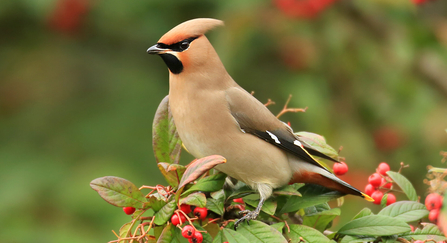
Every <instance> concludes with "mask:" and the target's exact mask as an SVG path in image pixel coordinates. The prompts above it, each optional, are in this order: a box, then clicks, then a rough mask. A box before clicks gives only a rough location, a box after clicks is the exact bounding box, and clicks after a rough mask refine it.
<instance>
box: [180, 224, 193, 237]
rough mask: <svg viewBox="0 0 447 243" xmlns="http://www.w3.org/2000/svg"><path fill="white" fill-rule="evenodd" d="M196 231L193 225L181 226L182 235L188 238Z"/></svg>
mask: <svg viewBox="0 0 447 243" xmlns="http://www.w3.org/2000/svg"><path fill="white" fill-rule="evenodd" d="M195 233H196V230H195V229H194V227H192V225H189V224H188V225H186V226H185V227H183V229H182V236H183V237H185V238H187V239H190V238H192V237H193V236H194V235H195Z"/></svg>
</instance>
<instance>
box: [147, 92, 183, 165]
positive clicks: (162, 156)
mask: <svg viewBox="0 0 447 243" xmlns="http://www.w3.org/2000/svg"><path fill="white" fill-rule="evenodd" d="M152 147H153V149H154V154H155V159H156V161H157V163H160V162H168V163H175V164H178V161H179V159H180V152H181V151H182V141H181V140H180V137H179V135H178V133H177V129H176V127H175V124H174V119H173V117H172V114H171V110H170V108H169V98H168V96H166V97H165V98H164V99H163V100H162V101H161V102H160V105H159V106H158V108H157V111H156V112H155V117H154V121H153V123H152Z"/></svg>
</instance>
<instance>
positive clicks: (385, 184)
mask: <svg viewBox="0 0 447 243" xmlns="http://www.w3.org/2000/svg"><path fill="white" fill-rule="evenodd" d="M387 179H389V178H388V177H387ZM387 179H385V178H383V177H382V181H381V182H380V186H381V187H383V188H386V189H390V188H391V187H392V186H393V183H391V182H387Z"/></svg>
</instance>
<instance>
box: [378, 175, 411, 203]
mask: <svg viewBox="0 0 447 243" xmlns="http://www.w3.org/2000/svg"><path fill="white" fill-rule="evenodd" d="M386 174H387V175H388V176H389V177H391V179H392V180H393V181H394V182H395V183H396V184H397V185H398V186H399V187H400V188H401V189H402V191H404V192H405V194H406V195H407V197H408V199H410V200H411V201H417V200H418V195H417V194H416V190H415V189H414V187H413V185H412V184H411V182H410V181H409V180H408V179H407V178H405V176H403V175H401V174H399V173H397V172H394V171H387V172H386Z"/></svg>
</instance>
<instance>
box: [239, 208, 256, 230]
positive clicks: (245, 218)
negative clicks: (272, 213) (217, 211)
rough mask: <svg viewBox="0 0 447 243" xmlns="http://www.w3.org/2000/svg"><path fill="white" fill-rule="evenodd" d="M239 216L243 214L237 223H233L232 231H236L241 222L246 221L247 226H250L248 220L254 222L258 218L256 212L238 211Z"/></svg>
mask: <svg viewBox="0 0 447 243" xmlns="http://www.w3.org/2000/svg"><path fill="white" fill-rule="evenodd" d="M239 214H245V215H244V216H243V217H242V218H240V219H239V220H238V221H236V223H234V230H236V228H237V227H238V226H239V224H240V223H242V222H243V221H247V224H248V225H250V220H255V219H256V218H257V217H258V215H259V212H258V211H257V210H254V211H250V210H244V211H240V212H239Z"/></svg>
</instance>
